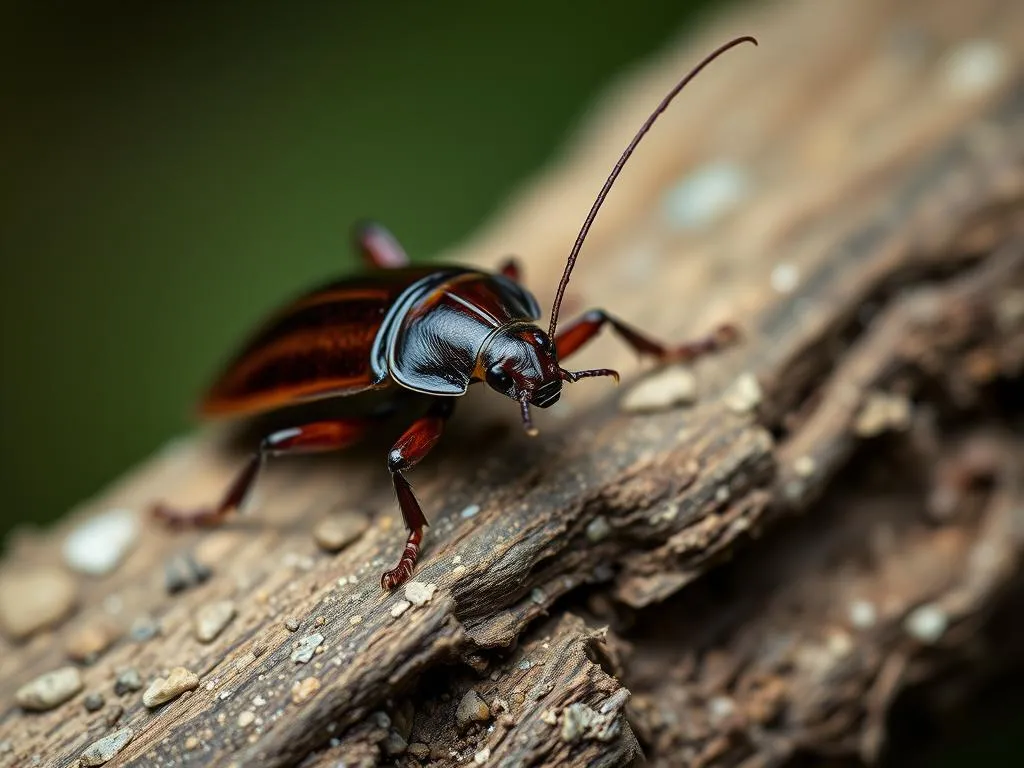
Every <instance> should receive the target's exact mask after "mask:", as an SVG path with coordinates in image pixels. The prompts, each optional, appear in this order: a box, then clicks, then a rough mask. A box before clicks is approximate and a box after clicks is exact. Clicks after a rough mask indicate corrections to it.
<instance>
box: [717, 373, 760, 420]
mask: <svg viewBox="0 0 1024 768" xmlns="http://www.w3.org/2000/svg"><path fill="white" fill-rule="evenodd" d="M724 400H725V405H726V407H728V408H729V409H730V410H732V411H735V412H736V413H749V412H751V411H753V410H754V409H755V408H757V406H758V405H760V404H761V385H760V384H759V383H758V381H757V377H756V376H754V374H752V373H749V372H748V373H744V374H741V375H740V376H739V377H738V378H737V379H736V380H735V381H734V382H733V383H732V385H731V386H730V387H729V389H728V390H726V392H725V396H724Z"/></svg>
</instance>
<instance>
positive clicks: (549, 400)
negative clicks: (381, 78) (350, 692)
mask: <svg viewBox="0 0 1024 768" xmlns="http://www.w3.org/2000/svg"><path fill="white" fill-rule="evenodd" d="M742 42H756V41H755V40H754V39H753V38H750V37H741V38H737V39H736V40H733V41H731V42H729V43H727V44H725V45H723V46H722V47H720V48H719V49H718V50H716V51H715V52H714V53H712V54H711V55H710V56H708V57H707V58H705V59H704V61H702V62H701V63H700V64H699V65H698V66H697V67H696V68H695V69H694V70H693V71H692V72H690V74H689V75H687V76H686V77H685V78H684V79H683V80H682V81H681V82H680V83H679V84H678V85H677V86H676V87H675V88H674V89H673V90H672V91H671V92H670V93H669V94H668V96H666V97H665V99H664V100H663V101H662V102H661V104H660V105H659V106H658V108H657V109H656V110H655V111H654V113H652V114H651V116H650V117H649V118H648V120H647V121H646V122H645V123H644V125H643V126H642V127H641V129H640V131H639V132H638V133H637V134H636V136H635V137H634V138H633V141H632V142H631V143H630V145H629V146H628V147H627V148H626V151H625V152H624V153H623V155H622V157H621V158H620V159H619V162H618V163H617V164H616V166H615V169H614V170H613V171H612V173H611V175H610V176H609V177H608V180H607V181H606V182H605V185H604V187H603V188H602V190H601V192H600V194H599V195H598V198H597V200H596V201H595V203H594V206H593V207H592V208H591V211H590V214H589V215H588V216H587V219H586V221H585V222H584V224H583V228H582V229H581V230H580V234H579V236H578V237H577V239H576V243H575V245H574V247H573V249H572V251H571V253H570V255H569V259H568V262H567V264H566V268H565V272H564V273H563V275H562V280H561V282H560V284H559V286H558V291H557V293H556V296H555V302H554V306H553V309H552V314H551V323H550V326H549V328H548V330H547V332H545V331H544V330H542V329H541V328H540V327H539V326H538V325H537V324H536V323H537V321H538V320H539V319H540V315H541V312H540V307H539V305H538V303H537V300H536V299H535V298H534V297H533V295H532V294H531V293H530V292H529V291H528V290H527V289H526V288H524V287H523V286H522V284H521V282H520V273H519V269H518V267H517V265H516V264H515V262H513V261H509V262H506V263H505V264H504V265H503V266H502V267H501V269H500V270H499V271H498V272H495V273H491V272H486V271H482V270H477V269H471V268H467V267H459V266H438V265H432V266H428V267H413V266H410V265H409V259H408V257H407V256H406V254H405V251H404V250H403V249H402V247H401V246H400V245H399V244H398V242H397V241H396V240H395V238H394V237H392V236H391V234H390V233H389V232H388V231H387V230H385V229H384V228H382V227H380V226H379V225H376V224H371V223H364V224H361V225H359V226H357V227H356V230H355V242H356V246H357V248H358V249H359V251H360V252H361V253H362V255H363V257H364V259H365V260H366V261H367V263H368V265H369V267H370V270H369V271H368V272H367V273H366V274H364V275H361V276H357V277H352V278H348V279H343V280H339V281H337V282H334V283H331V284H329V285H326V286H323V287H320V288H318V289H316V290H313V291H311V292H309V293H307V294H305V295H304V296H302V297H300V298H299V299H297V300H296V301H294V302H292V303H291V304H290V305H288V306H286V307H285V308H284V309H282V310H281V311H280V312H278V313H277V315H275V316H274V317H272V318H271V319H270V321H268V322H267V323H266V324H265V325H264V326H263V328H262V329H261V330H260V331H258V332H257V333H256V335H254V336H253V337H252V339H251V340H250V341H249V343H248V344H247V345H245V346H244V347H243V348H242V350H241V351H240V352H239V354H238V355H237V356H236V357H235V358H234V359H233V360H232V361H231V362H230V363H229V364H228V366H227V367H226V369H225V370H224V371H223V372H222V374H221V375H220V376H219V377H218V378H217V379H216V381H215V383H214V384H213V386H212V387H211V388H210V390H209V391H208V393H207V395H206V397H205V398H204V400H203V402H202V405H201V410H202V413H203V414H204V415H205V416H207V417H226V416H251V415H254V414H259V413H264V412H267V411H271V410H275V409H279V408H285V407H287V406H291V405H295V404H299V403H303V402H307V401H310V400H317V399H323V398H337V397H349V396H360V395H364V394H365V393H369V392H374V391H376V392H378V393H380V394H381V395H383V396H384V398H385V401H386V402H389V401H390V402H393V401H398V400H400V399H402V398H403V396H405V395H408V394H410V393H419V395H420V396H421V397H424V398H425V399H426V401H427V403H428V405H427V407H426V409H425V412H424V413H423V414H422V415H421V416H420V417H419V418H417V419H416V420H415V421H414V422H413V423H412V425H411V426H410V427H409V428H408V429H406V431H405V432H404V433H403V434H402V436H401V437H399V438H398V440H397V441H396V442H395V444H394V446H393V447H392V448H391V450H390V451H389V452H388V456H387V467H388V470H389V471H390V473H391V479H392V482H393V484H394V488H395V493H396V495H397V497H398V504H399V507H400V508H401V511H402V516H403V518H404V521H405V525H406V527H407V528H408V530H409V535H408V539H407V541H406V545H405V550H404V551H403V553H402V556H401V558H400V560H399V561H398V564H397V565H396V566H395V567H394V568H392V569H391V570H389V571H387V572H386V573H384V574H383V576H382V577H381V586H382V587H383V588H384V589H388V590H390V589H394V588H395V587H397V586H398V585H400V584H401V583H402V582H404V581H406V580H407V579H408V578H409V576H410V575H411V574H412V571H413V569H414V567H415V564H416V559H417V557H418V555H419V548H420V544H421V542H422V537H423V528H424V527H425V526H426V525H427V520H426V517H425V516H424V514H423V511H422V509H421V508H420V505H419V502H418V501H417V500H416V497H415V495H414V494H413V491H412V488H411V486H410V485H409V482H408V481H407V480H406V478H405V475H404V474H403V473H404V472H405V470H407V469H410V468H411V467H413V466H415V465H416V464H418V463H419V462H420V461H421V460H422V459H423V458H424V457H425V456H426V455H427V454H428V453H429V452H430V450H431V448H433V446H434V445H435V443H436V442H437V440H438V439H439V438H440V437H441V433H442V431H443V429H444V424H445V421H446V420H447V419H448V418H449V416H450V415H451V413H452V410H453V408H454V404H455V398H456V397H458V396H459V395H462V394H464V393H465V392H466V390H467V389H468V387H469V386H470V385H471V384H473V383H476V382H485V383H486V384H487V385H488V386H489V387H490V388H491V389H494V390H496V391H498V392H500V393H501V394H503V395H505V396H507V397H509V398H511V399H512V400H514V401H516V402H517V403H518V405H519V408H520V414H521V417H522V420H523V425H524V427H525V429H526V430H527V431H528V432H529V433H530V434H535V433H536V430H535V429H534V428H533V423H532V421H531V418H530V406H531V405H532V406H536V407H538V408H547V407H549V406H550V405H552V404H553V403H555V402H557V400H558V398H559V396H560V394H561V391H562V385H563V383H564V382H574V381H578V380H579V379H581V378H586V377H592V376H612V377H615V378H616V379H618V374H617V373H616V372H615V371H612V370H609V369H604V368H601V369H593V370H585V371H570V370H566V369H565V368H563V367H562V366H561V363H562V361H564V360H565V359H566V358H568V357H569V356H570V355H572V354H573V353H574V352H576V351H577V350H578V349H580V348H581V347H582V346H583V345H585V344H586V343H587V342H588V341H590V340H591V339H593V338H594V337H595V336H596V335H597V333H598V332H599V331H600V330H601V329H602V328H603V327H604V326H606V325H608V326H610V327H611V328H612V330H613V331H615V332H616V333H617V334H618V335H619V336H620V337H621V338H622V339H623V340H624V341H625V342H626V343H627V344H629V345H630V346H631V347H633V349H635V350H636V351H637V352H639V353H641V354H645V355H649V356H651V357H654V358H656V359H657V360H659V361H668V360H692V359H694V358H696V357H699V356H700V355H703V354H707V353H709V352H713V351H715V350H718V349H720V348H722V347H723V346H725V345H727V344H729V343H731V342H733V341H734V340H735V339H736V337H737V332H736V330H735V329H734V328H733V327H732V326H729V325H726V326H722V327H720V328H718V329H717V330H716V331H715V332H713V333H712V334H710V335H709V336H707V337H705V338H702V339H698V340H696V341H692V342H689V343H686V344H681V345H677V346H671V345H665V344H662V343H660V342H658V341H656V340H654V339H652V338H650V337H648V336H647V335H645V334H643V333H641V332H640V331H638V330H636V329H634V328H632V327H630V326H629V325H627V324H626V323H624V322H622V321H621V320H619V319H617V318H615V317H613V316H611V315H609V314H608V313H606V312H605V311H604V310H600V309H593V310H590V311H589V312H586V313H584V314H583V315H582V316H581V317H579V318H578V319H576V320H575V321H572V322H569V323H566V324H565V325H564V326H563V327H562V328H561V330H558V327H557V323H558V310H559V307H560V305H561V300H562V296H563V294H564V291H565V287H566V285H567V284H568V281H569V276H570V274H571V272H572V268H573V266H574V264H575V261H576V258H577V256H578V254H579V251H580V248H581V246H582V244H583V241H584V239H585V237H586V235H587V232H588V231H589V229H590V226H591V224H592V223H593V221H594V218H595V216H596V214H597V211H598V209H599V208H600V206H601V204H602V203H603V201H604V199H605V197H606V195H607V193H608V190H609V189H610V188H611V186H612V184H613V183H614V181H615V179H616V177H617V176H618V174H619V171H620V170H621V168H622V166H623V165H624V164H625V162H626V160H627V159H628V158H629V156H630V154H632V152H633V149H634V148H635V147H636V145H637V144H638V143H639V141H640V139H641V138H643V136H644V134H645V133H646V132H647V130H648V129H649V128H650V127H651V125H652V124H653V123H654V121H655V119H656V118H657V117H658V115H659V114H660V113H661V112H662V111H663V110H664V109H665V108H666V107H667V106H668V104H669V102H670V101H671V100H672V99H673V98H674V97H675V96H676V94H678V93H679V91H680V90H682V88H683V87H684V86H685V85H686V83H688V82H689V81H690V80H691V79H692V78H693V77H694V76H695V75H696V74H697V73H698V72H699V71H700V70H701V69H703V68H704V67H705V66H706V65H707V64H708V63H709V62H710V61H711V60H712V59H714V58H715V57H717V56H718V55H720V54H721V53H723V52H724V51H725V50H727V49H729V48H731V47H733V46H735V45H738V44H740V43H742ZM364 399H365V398H364ZM378 419H379V414H378V412H377V411H372V410H370V409H369V408H367V409H366V410H365V412H363V413H362V414H361V415H359V416H354V417H346V418H336V419H331V420H323V421H314V422H309V423H305V424H299V425H297V426H295V427H292V428H289V429H283V430H278V431H275V432H273V433H271V434H269V435H267V436H266V437H265V438H264V439H263V440H262V442H261V443H260V446H259V448H258V450H257V451H256V452H255V453H254V454H253V456H252V457H251V458H250V459H249V461H248V463H247V464H246V466H245V467H244V468H243V469H242V470H241V472H240V473H239V475H238V477H237V478H236V479H235V481H234V482H233V483H232V484H231V486H230V487H229V488H228V489H227V491H226V493H225V494H224V497H223V498H222V499H221V501H220V502H219V503H218V504H217V505H216V506H212V507H209V508H202V509H198V510H189V511H185V510H177V509H173V508H170V507H167V506H165V505H158V506H157V508H156V512H157V514H158V515H159V516H160V517H162V518H163V519H165V520H167V521H169V522H172V523H179V524H180V523H191V524H195V525H215V524H217V523H219V522H221V521H222V520H223V519H224V518H225V517H226V516H227V515H228V514H229V513H230V512H231V511H233V510H235V509H237V508H238V507H239V506H241V504H242V502H243V501H244V500H245V498H246V496H247V495H248V493H249V491H250V490H251V488H252V486H253V484H254V483H255V481H256V478H257V476H258V474H259V470H260V467H261V466H262V465H263V463H264V460H265V459H266V458H267V457H268V456H272V455H278V454H284V453H300V452H314V451H330V450H336V449H340V448H344V447H347V446H349V445H352V444H353V443H355V442H357V441H358V440H359V439H360V438H361V437H362V436H363V435H365V434H366V432H367V431H368V430H370V429H372V428H373V427H374V426H375V424H376V423H377V421H378Z"/></svg>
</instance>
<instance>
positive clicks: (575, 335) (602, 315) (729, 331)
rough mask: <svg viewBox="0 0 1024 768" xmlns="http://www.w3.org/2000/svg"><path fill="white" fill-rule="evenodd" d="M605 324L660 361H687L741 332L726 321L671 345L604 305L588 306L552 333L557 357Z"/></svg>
mask: <svg viewBox="0 0 1024 768" xmlns="http://www.w3.org/2000/svg"><path fill="white" fill-rule="evenodd" d="M606 324H607V325H610V326H611V327H612V330H613V331H615V333H617V334H618V335H619V336H620V337H621V338H622V339H623V341H625V342H626V343H627V344H628V345H629V346H630V347H632V348H633V349H635V350H636V351H637V352H639V353H640V354H641V355H650V356H651V357H653V358H655V359H656V360H658V361H659V362H690V361H693V360H696V359H697V358H699V357H703V356H704V355H707V354H711V353H713V352H717V351H719V350H720V349H724V348H725V347H728V346H730V345H731V344H733V343H735V342H736V341H737V340H738V339H739V335H740V334H739V329H737V328H736V326H734V325H730V324H725V325H720V326H719V327H718V328H716V329H715V330H714V331H713V332H712V333H710V334H708V335H707V336H704V337H703V338H699V339H695V340H693V341H690V342H686V343H684V344H679V345H677V346H670V345H667V344H662V343H661V342H660V341H656V340H654V339H652V338H650V337H649V336H645V335H644V334H642V333H640V331H638V330H636V329H635V328H631V327H630V326H628V325H626V324H625V323H624V322H622V321H621V320H619V319H618V318H616V317H612V316H611V315H609V314H608V313H607V312H605V311H604V310H603V309H591V310H590V311H588V312H585V313H584V314H583V315H581V316H580V317H578V318H576V319H575V320H573V321H572V322H569V323H566V324H565V325H564V326H563V327H562V330H561V331H559V333H558V335H557V336H556V337H555V349H556V350H557V352H558V359H559V360H564V359H565V358H567V357H568V356H569V355H571V354H573V353H574V352H576V351H577V350H579V349H580V348H581V347H583V346H584V345H585V344H586V343H587V342H589V341H591V340H592V339H593V338H594V337H595V336H597V334H598V333H599V332H600V331H601V329H602V328H603V327H604V326H605V325H606Z"/></svg>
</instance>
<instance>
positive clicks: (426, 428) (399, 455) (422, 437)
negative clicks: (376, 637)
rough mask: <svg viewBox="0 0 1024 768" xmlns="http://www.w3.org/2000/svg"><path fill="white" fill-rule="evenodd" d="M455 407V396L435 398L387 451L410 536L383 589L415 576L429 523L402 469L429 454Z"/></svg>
mask: <svg viewBox="0 0 1024 768" xmlns="http://www.w3.org/2000/svg"><path fill="white" fill-rule="evenodd" d="M453 410H455V401H454V400H453V399H452V398H448V397H442V398H437V399H435V400H434V403H433V405H431V407H430V410H429V411H428V412H427V414H426V416H423V417H422V418H420V419H417V420H416V421H414V422H413V423H412V426H411V427H409V428H408V429H407V430H406V431H405V433H404V434H403V435H402V436H401V437H400V438H398V441H397V442H396V443H395V444H394V446H393V447H392V448H391V450H390V451H388V471H390V472H391V481H392V482H393V483H394V486H395V495H396V496H398V506H399V508H400V509H401V510H402V518H403V520H405V527H406V528H408V529H409V538H408V539H407V540H406V542H405V549H404V550H403V552H402V557H401V558H400V559H399V560H398V565H396V566H395V567H394V568H392V569H391V570H390V571H386V572H385V573H384V574H383V575H382V576H381V577H380V585H381V588H383V589H385V590H387V591H389V592H390V591H391V590H393V589H395V588H396V587H398V586H400V585H401V584H402V583H404V582H405V581H407V580H408V579H409V577H410V576H412V571H413V569H414V568H415V567H416V560H417V558H418V557H419V554H420V544H421V543H422V542H423V528H424V527H425V526H426V525H427V518H426V516H425V515H424V514H423V509H422V508H421V507H420V503H419V502H418V501H417V500H416V496H415V494H413V492H412V486H410V485H409V481H408V480H406V479H405V475H403V474H402V472H403V470H406V469H411V468H412V467H415V466H416V465H417V464H419V463H420V461H422V460H423V458H424V457H425V456H426V455H427V454H428V453H430V449H431V448H433V447H434V445H436V444H437V441H438V440H439V439H440V437H441V433H442V432H443V431H444V424H445V422H446V421H447V420H448V418H449V417H450V416H451V415H452V411H453Z"/></svg>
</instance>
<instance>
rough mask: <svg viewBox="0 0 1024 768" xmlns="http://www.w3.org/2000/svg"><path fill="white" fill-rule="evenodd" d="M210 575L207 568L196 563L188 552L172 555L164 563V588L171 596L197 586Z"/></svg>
mask: <svg viewBox="0 0 1024 768" xmlns="http://www.w3.org/2000/svg"><path fill="white" fill-rule="evenodd" d="M212 575H213V571H212V570H211V569H210V567H209V566H206V565H203V564H202V563H200V562H197V561H196V559H195V558H194V557H193V556H192V554H191V553H188V552H186V553H184V554H177V555H172V556H171V557H169V558H167V560H166V561H165V562H164V587H165V588H166V589H167V593H168V594H171V595H173V594H177V593H178V592H183V591H185V590H186V589H189V588H191V587H195V586H198V585H199V584H202V583H203V582H205V581H207V580H208V579H209V578H210V577H211V576H212Z"/></svg>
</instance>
